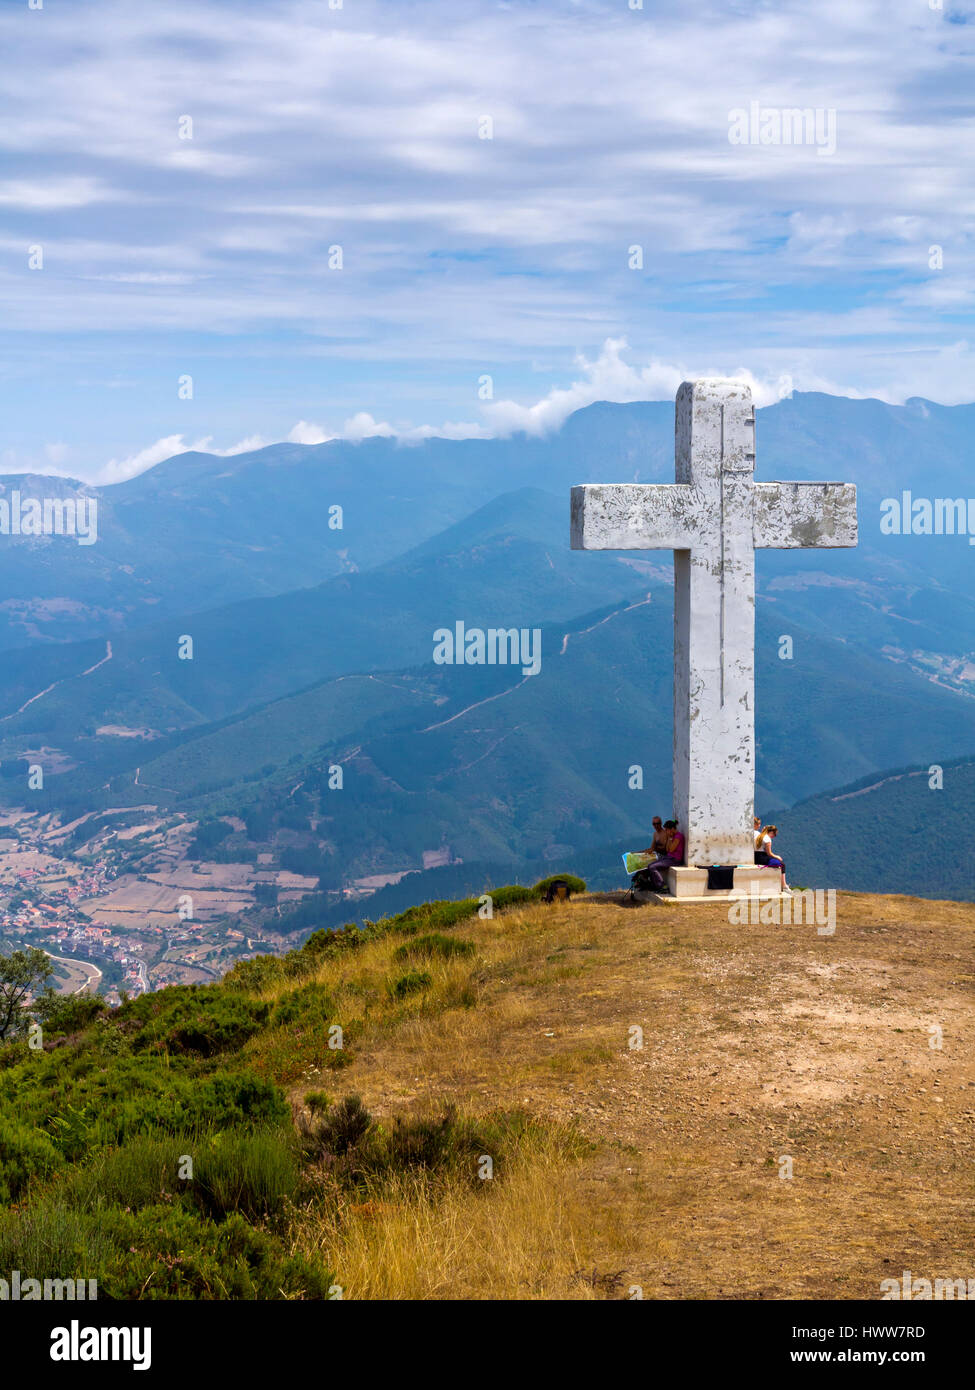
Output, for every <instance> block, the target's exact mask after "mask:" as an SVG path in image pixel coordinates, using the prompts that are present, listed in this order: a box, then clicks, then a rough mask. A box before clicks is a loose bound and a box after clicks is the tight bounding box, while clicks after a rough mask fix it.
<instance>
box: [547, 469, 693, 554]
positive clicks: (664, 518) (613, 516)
mask: <svg viewBox="0 0 975 1390" xmlns="http://www.w3.org/2000/svg"><path fill="white" fill-rule="evenodd" d="M693 500H694V490H693V489H692V488H691V487H690V486H689V485H688V484H686V483H586V484H584V485H583V486H582V487H574V488H573V489H572V549H573V550H689V549H690V548H691V545H692V544H693V542H694V540H695V525H694V518H693V515H692V514H691V513H692V510H693Z"/></svg>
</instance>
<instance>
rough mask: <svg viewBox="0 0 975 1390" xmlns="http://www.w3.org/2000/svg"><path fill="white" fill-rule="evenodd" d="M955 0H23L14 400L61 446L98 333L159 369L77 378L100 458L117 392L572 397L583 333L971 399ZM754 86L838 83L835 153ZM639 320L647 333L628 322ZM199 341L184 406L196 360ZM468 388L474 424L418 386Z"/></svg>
mask: <svg viewBox="0 0 975 1390" xmlns="http://www.w3.org/2000/svg"><path fill="white" fill-rule="evenodd" d="M21 10H23V12H21ZM947 18H948V16H946V15H945V13H944V12H938V11H932V10H931V9H930V8H929V7H927V6H926V5H924V4H922V3H919V0H859V3H858V4H857V5H855V6H851V5H849V4H848V3H847V2H846V0H823V3H821V4H819V5H816V6H809V5H807V4H806V3H805V2H804V0H782V2H781V3H779V4H776V5H775V6H771V5H769V4H766V3H764V0H738V3H736V4H734V5H728V4H710V5H709V4H705V5H704V6H691V7H688V6H674V5H672V4H670V3H663V0H645V4H644V7H643V9H642V10H639V11H634V10H630V9H629V8H628V7H627V6H626V5H624V4H620V3H618V0H579V3H576V4H573V5H571V6H566V5H565V4H564V3H561V0H511V3H508V4H506V5H503V6H498V5H495V4H493V3H488V0H473V3H471V4H469V5H464V6H457V5H456V4H454V3H452V0H450V3H448V0H424V3H423V4H422V5H420V4H413V3H398V4H389V3H378V0H355V3H351V0H347V2H346V4H345V5H344V6H343V8H342V9H339V10H332V9H330V8H329V7H328V6H326V5H323V4H322V3H320V0H284V3H281V4H278V5H275V6H267V5H265V4H259V3H256V0H233V2H232V0H193V3H189V0H171V3H168V4H166V5H157V6H133V5H130V4H127V3H123V0H75V2H74V3H73V4H72V5H71V6H69V7H62V8H59V9H58V10H57V12H55V10H54V8H53V7H47V8H46V9H45V10H43V11H37V12H29V11H27V9H26V6H25V7H17V8H16V10H15V9H14V8H13V7H9V8H6V9H4V11H3V12H2V13H0V42H2V43H3V46H4V52H5V55H6V60H5V61H6V68H5V84H4V85H5V91H6V110H5V112H4V118H3V120H2V121H0V150H2V151H3V153H4V163H5V166H6V172H5V176H4V181H3V183H2V185H0V213H2V219H3V227H2V228H0V247H2V248H4V253H3V255H2V257H0V296H2V298H3V302H4V305H5V326H4V329H3V330H2V331H3V332H4V333H5V334H6V339H5V344H6V347H7V350H8V352H9V353H10V354H11V360H13V359H14V357H16V361H17V362H21V363H22V364H23V365H22V368H21V370H22V372H23V379H24V381H25V382H26V383H28V387H27V389H25V390H24V391H23V392H21V393H18V395H17V400H16V403H15V406H14V410H13V414H12V416H11V421H10V424H11V428H13V429H14V430H15V431H17V432H18V433H19V438H20V442H21V447H29V444H30V440H31V438H32V437H33V438H35V439H36V437H37V436H36V428H37V427H36V424H35V423H34V418H35V417H36V416H37V414H38V413H39V409H38V404H37V399H35V398H32V396H31V391H30V389H29V381H31V380H32V381H35V382H38V383H43V381H44V380H45V377H44V371H45V370H47V371H48V372H51V371H55V372H56V374H57V376H58V380H59V382H63V381H64V380H65V379H67V380H68V382H69V384H70V383H71V382H72V381H74V380H80V379H81V378H82V376H84V377H85V378H86V379H90V377H91V376H92V375H93V374H94V373H93V372H92V371H91V363H92V362H93V361H95V360H96V359H97V362H98V367H99V372H100V374H101V375H102V376H103V377H109V376H111V375H112V374H113V369H114V364H115V363H117V362H118V361H125V362H126V363H129V362H132V363H135V364H141V367H140V371H141V375H137V380H136V383H135V384H134V385H133V387H132V389H131V391H129V392H127V393H126V392H117V393H115V397H116V398H115V399H114V400H113V402H112V409H111V410H110V411H109V410H107V409H105V408H104V407H102V408H101V409H99V407H98V404H97V402H96V400H95V398H94V397H92V396H89V397H84V398H82V397H80V396H79V394H78V393H77V392H75V393H72V391H71V390H59V391H58V392H57V393H53V394H52V395H51V397H50V403H49V406H48V409H49V411H50V410H53V412H54V414H55V416H56V417H57V419H56V428H57V430H58V434H59V436H61V437H68V436H69V434H72V433H73V436H74V439H73V442H74V443H75V445H76V448H77V450H78V452H79V454H82V453H84V449H85V434H86V432H88V434H89V435H90V441H89V442H90V446H91V452H90V454H89V459H88V461H89V464H90V466H91V467H92V468H94V467H95V465H96V453H97V452H98V449H99V448H100V447H101V446H103V445H104V444H105V443H106V442H107V440H108V439H109V438H110V437H111V436H109V435H108V433H107V432H108V431H109V430H110V429H114V431H115V434H114V438H115V439H123V438H124V439H133V438H137V437H138V435H139V432H141V431H143V430H146V426H147V424H148V425H149V426H150V427H151V428H152V429H153V430H154V432H155V433H156V435H157V437H158V438H160V439H166V438H170V437H172V436H173V435H174V434H178V435H179V436H180V437H181V438H183V439H192V438H197V437H200V438H203V437H206V436H207V435H208V434H211V433H217V434H223V435H224V437H226V438H232V437H235V435H234V433H233V432H234V431H235V430H236V437H241V436H249V435H251V434H253V433H255V432H259V433H260V434H261V436H262V437H263V436H267V437H268V438H284V437H287V435H288V432H289V431H291V430H299V431H300V430H301V425H300V424H299V425H296V424H294V422H295V421H299V422H305V424H306V425H307V427H308V429H309V430H311V431H312V432H315V431H317V432H318V433H322V434H325V435H328V436H329V437H331V436H332V435H334V434H336V433H340V432H341V431H342V430H344V429H345V422H348V421H354V420H356V419H357V418H359V417H361V420H360V424H359V425H358V426H355V425H352V426H350V432H349V435H348V437H352V433H354V431H355V429H364V430H382V429H383V428H388V429H389V430H390V431H393V432H395V433H396V434H397V435H398V437H406V436H407V435H409V433H410V432H411V431H412V432H413V434H414V435H416V436H422V434H423V433H424V432H425V431H429V430H431V429H433V428H438V429H441V430H450V429H464V428H468V427H469V428H471V429H485V430H500V429H510V428H525V429H533V430H534V429H544V428H550V427H552V423H551V422H552V421H555V420H558V419H559V418H560V416H561V413H562V411H563V409H564V407H565V405H566V403H567V402H569V401H572V400H583V399H584V398H585V396H586V392H587V389H588V383H589V382H590V374H589V373H588V372H587V370H586V369H585V367H584V366H583V367H580V366H574V365H573V364H576V363H579V362H583V363H584V362H586V361H591V362H593V363H597V364H600V365H597V367H596V369H595V373H594V375H595V378H598V379H601V382H602V388H603V389H604V390H605V392H606V394H607V395H609V394H611V392H612V391H613V390H617V391H619V392H621V393H623V394H622V396H621V398H623V399H628V398H630V397H629V396H628V395H627V394H626V393H628V392H634V391H641V390H644V389H655V390H659V391H661V392H662V393H663V392H664V391H665V388H666V389H667V390H669V387H670V385H671V384H672V382H673V379H674V375H675V373H678V374H679V373H680V372H681V371H683V370H684V364H690V365H693V364H708V363H717V364H723V366H724V368H725V369H727V370H732V371H734V370H736V369H740V370H741V371H743V372H745V371H747V372H749V373H751V374H753V376H754V378H755V380H756V381H757V382H758V383H760V384H762V386H761V389H762V390H770V391H773V390H775V389H778V387H777V383H778V382H779V380H780V378H784V377H791V378H792V380H793V382H794V384H795V385H796V386H797V387H800V388H805V389H811V388H812V387H814V386H816V385H818V384H821V383H834V384H835V385H836V387H837V388H838V389H840V390H844V391H848V392H852V393H861V394H877V395H882V396H885V397H887V398H895V399H896V398H903V397H904V396H905V395H912V394H923V395H932V396H934V397H935V398H937V399H941V400H945V401H949V402H950V401H957V400H961V399H970V398H971V397H972V395H973V394H975V391H973V388H972V385H971V383H972V381H973V380H975V375H973V367H975V361H973V355H972V351H971V349H970V348H969V346H968V343H969V339H970V336H971V331H970V328H969V323H970V315H971V307H972V291H973V287H975V258H973V234H972V228H971V215H970V202H971V199H970V189H971V186H972V175H973V168H972V165H973V161H975V145H973V142H972V140H971V127H972V116H971V108H970V96H969V93H970V58H969V56H968V47H969V38H968V32H967V30H966V26H963V25H957V24H951V23H948V22H946V20H947ZM753 102H754V103H758V104H759V105H760V106H764V107H790V108H791V107H810V108H822V109H824V110H829V111H832V112H834V113H835V120H836V150H835V154H833V155H831V156H830V157H828V158H820V157H819V156H818V155H817V152H816V150H815V149H814V148H811V147H809V146H803V145H798V146H785V145H772V146H766V145H762V144H760V143H758V144H755V145H751V144H745V145H733V144H731V143H730V142H729V139H728V132H729V113H730V112H732V111H733V110H735V109H742V108H749V106H750V104H751V103H753ZM486 134H489V135H490V136H491V138H482V137H483V136H484V135H486ZM188 137H189V138H188ZM38 242H40V243H41V244H42V245H43V247H44V269H43V271H42V272H31V271H30V269H29V268H28V265H27V255H26V248H27V246H28V245H29V244H35V243H38ZM935 247H937V248H940V251H941V261H940V265H939V266H938V267H937V268H935V266H934V265H933V261H935V260H936V259H937V257H935V256H934V255H933V251H932V248H935ZM336 248H339V250H340V252H341V256H340V261H341V266H340V268H339V266H337V265H335V264H334V261H335V256H334V252H335V249H336ZM14 334H16V335H17V348H16V353H15V352H14V349H13V347H12V346H11V342H12V338H11V335H14ZM622 339H626V340H628V341H629V342H630V343H631V344H632V353H631V356H630V358H629V360H630V361H632V362H638V363H640V364H641V365H640V366H639V367H636V366H631V367H626V365H625V362H624V361H623V359H622V357H621V356H620V355H619V354H618V357H619V360H618V361H617V362H615V363H614V362H613V361H612V360H611V359H609V358H606V357H605V353H601V352H600V350H599V344H600V343H603V342H605V341H607V340H610V341H618V340H622ZM32 345H36V347H34V346H32ZM32 352H36V357H35V358H34V359H33V360H31V354H32ZM17 370H18V369H17V367H16V363H15V365H14V366H13V367H11V371H13V373H14V375H15V376H16V371H17ZM186 371H190V372H194V373H195V375H196V376H197V379H198V380H199V381H200V382H201V389H200V390H199V391H198V392H197V395H196V403H195V405H194V407H193V411H192V415H193V419H192V422H191V424H190V426H189V427H187V426H186V425H185V423H184V420H183V419H182V418H181V417H179V416H178V415H177V411H178V410H180V409H181V407H178V406H177V405H176V404H174V401H175V393H174V391H173V390H172V389H170V387H169V386H168V385H165V383H167V382H174V381H175V380H176V379H177V377H178V376H179V375H180V374H181V373H183V372H186ZM485 372H487V373H490V374H492V375H493V376H494V377H495V380H496V384H497V397H498V399H497V400H496V402H494V403H491V404H490V406H489V407H487V408H485V409H483V410H482V409H481V408H480V403H479V401H478V398H477V395H476V389H475V383H476V382H477V380H478V378H479V377H480V375H481V374H483V373H485ZM72 374H74V375H72ZM153 374H155V376H154V375H153ZM634 374H635V375H634ZM566 381H568V382H569V384H568V385H566V384H565V383H566ZM272 382H273V389H272V390H271V391H270V393H268V391H267V390H266V387H267V386H268V384H269V383H272ZM37 389H38V392H39V391H40V389H41V387H40V386H38V388H37ZM32 412H33V414H32ZM190 413H191V412H190V410H189V409H188V408H187V409H186V410H183V412H182V414H183V416H186V415H188V414H190ZM437 419H440V420H455V421H461V422H463V421H470V424H469V426H468V425H464V424H460V425H449V426H448V425H440V426H436V427H435V426H432V425H429V424H421V423H418V422H421V421H430V420H437ZM316 420H329V421H331V422H332V424H331V425H325V424H321V425H314V424H312V425H308V422H309V421H312V422H313V421H316ZM32 431H33V432H34V433H33V435H32ZM194 431H196V432H195V433H194ZM143 437H146V436H145V434H143ZM150 437H151V434H150ZM37 447H38V448H39V447H40V446H37ZM105 452H106V450H105V449H104V448H102V452H101V457H102V458H104V456H105ZM107 452H110V453H111V454H112V456H113V458H116V459H117V460H118V463H119V466H123V465H124V464H125V461H126V460H127V459H128V458H130V457H135V456H136V455H137V454H138V453H139V452H140V451H139V449H138V448H137V447H134V448H132V449H131V450H125V449H124V448H119V447H116V446H114V445H112V446H110V448H109V450H107Z"/></svg>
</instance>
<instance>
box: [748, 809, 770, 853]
mask: <svg viewBox="0 0 975 1390" xmlns="http://www.w3.org/2000/svg"><path fill="white" fill-rule="evenodd" d="M752 826H753V829H754V831H755V863H756V864H767V863H768V850H767V849H766V848H765V847H764V845H763V844H762V837H763V835H764V834H765V831H764V829H763V827H762V822H761V819H760V818H759V817H758V816H755V817H754V818H753V820H752Z"/></svg>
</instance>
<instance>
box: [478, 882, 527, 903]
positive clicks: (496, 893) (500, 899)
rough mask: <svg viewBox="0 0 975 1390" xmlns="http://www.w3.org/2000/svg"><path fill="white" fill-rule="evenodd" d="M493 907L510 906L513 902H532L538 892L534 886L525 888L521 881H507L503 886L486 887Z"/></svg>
mask: <svg viewBox="0 0 975 1390" xmlns="http://www.w3.org/2000/svg"><path fill="white" fill-rule="evenodd" d="M486 891H487V893H488V894H489V896H490V898H491V904H492V906H493V907H511V906H512V904H514V903H528V902H532V901H533V900H534V899H535V898H536V897H537V896H538V894H537V893H536V892H535V890H534V888H525V887H524V885H523V884H521V883H509V884H506V885H505V886H504V887H503V888H488V889H487V890H486Z"/></svg>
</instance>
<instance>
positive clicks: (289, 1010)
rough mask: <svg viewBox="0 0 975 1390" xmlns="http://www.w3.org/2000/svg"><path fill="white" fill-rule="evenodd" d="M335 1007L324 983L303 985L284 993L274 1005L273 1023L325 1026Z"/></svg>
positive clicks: (276, 1025) (276, 1024)
mask: <svg viewBox="0 0 975 1390" xmlns="http://www.w3.org/2000/svg"><path fill="white" fill-rule="evenodd" d="M334 1011H335V1008H334V1004H333V1003H332V999H331V996H330V995H329V993H328V990H327V989H325V988H324V986H322V985H302V986H301V987H300V988H299V989H293V990H291V991H290V992H289V993H288V994H283V995H282V996H281V998H280V999H279V1000H278V1001H277V1003H276V1004H275V1006H274V1013H273V1014H272V1016H271V1023H272V1025H273V1026H274V1027H275V1028H277V1027H280V1026H281V1025H283V1024H294V1023H298V1024H301V1025H302V1026H303V1027H313V1028H325V1027H327V1025H328V1021H329V1019H330V1018H331V1017H332V1015H333V1014H334Z"/></svg>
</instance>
